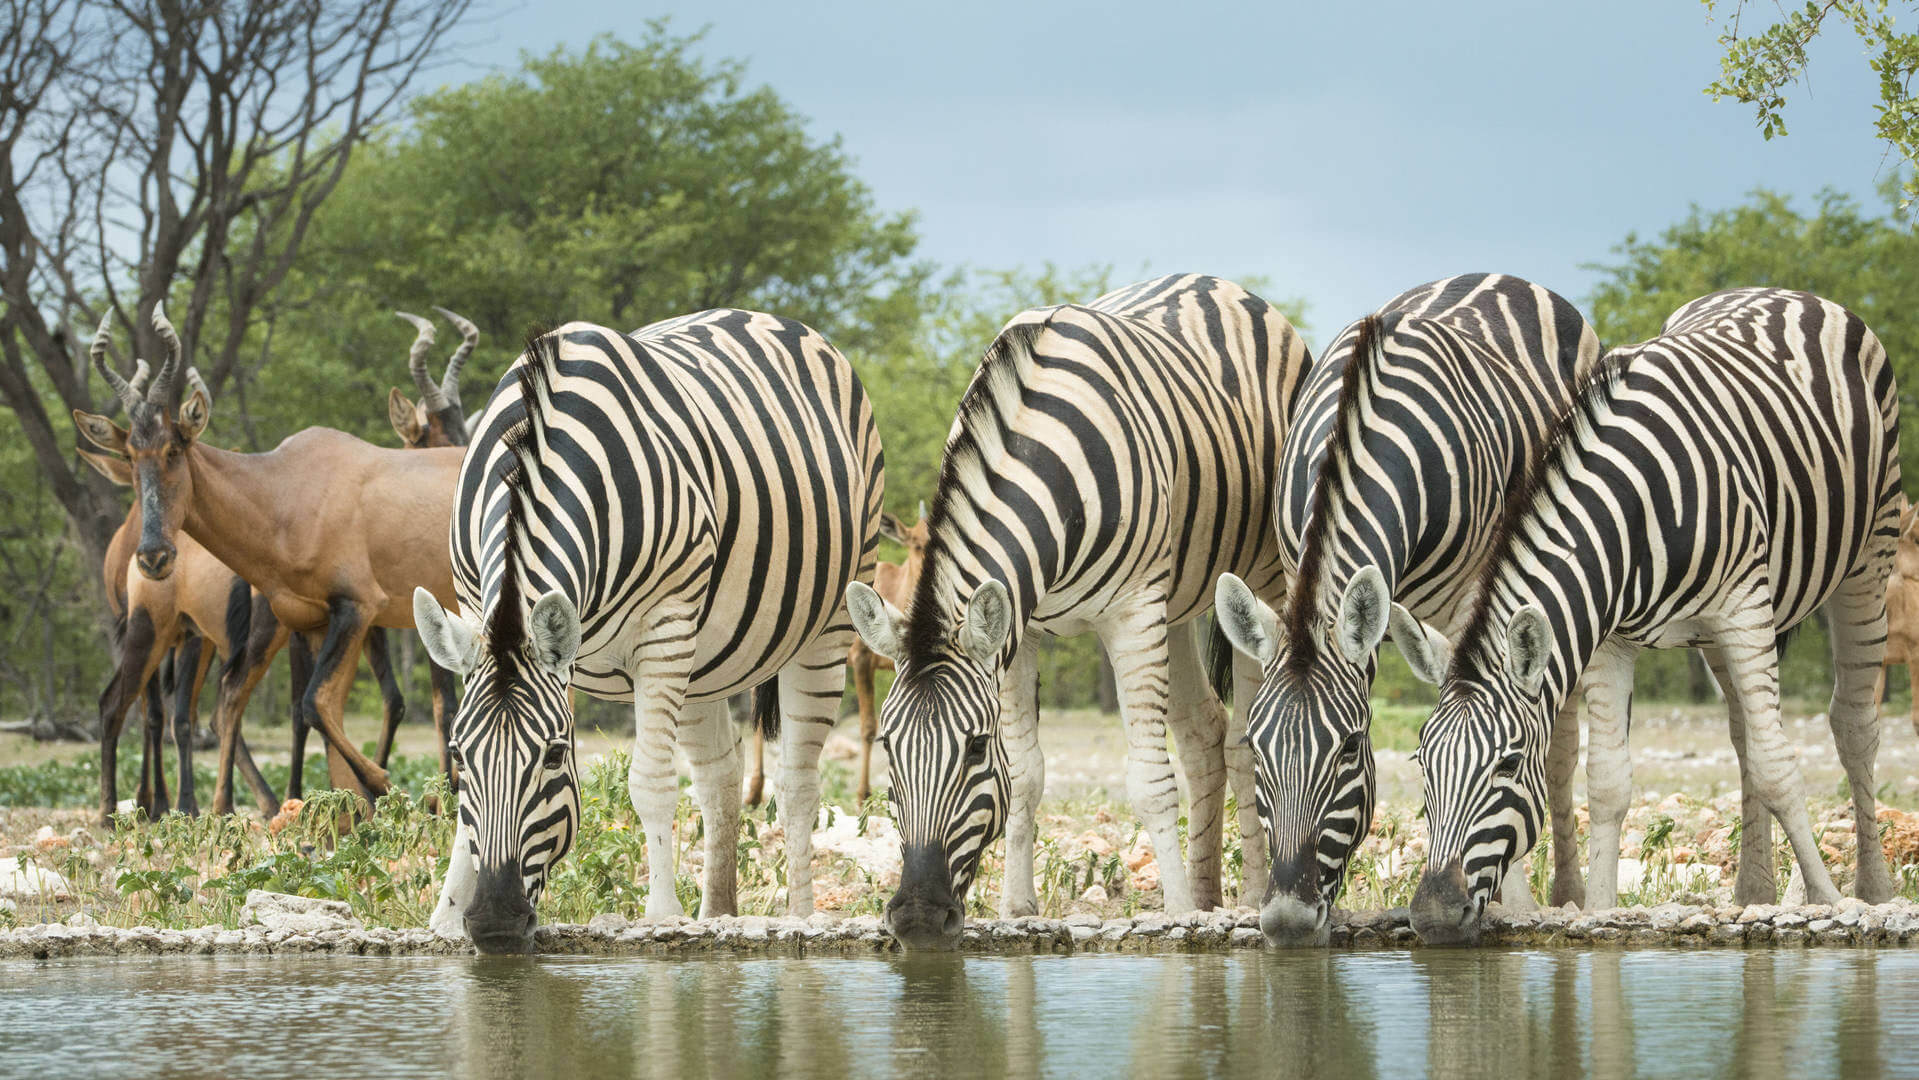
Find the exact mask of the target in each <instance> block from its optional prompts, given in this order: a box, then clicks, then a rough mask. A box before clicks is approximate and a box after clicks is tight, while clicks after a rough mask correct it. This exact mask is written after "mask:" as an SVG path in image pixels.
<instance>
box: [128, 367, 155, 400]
mask: <svg viewBox="0 0 1919 1080" xmlns="http://www.w3.org/2000/svg"><path fill="white" fill-rule="evenodd" d="M151 374H153V367H152V365H150V364H148V363H147V362H146V361H145V360H136V361H134V364H133V378H131V379H128V380H127V385H128V386H131V387H132V388H133V392H134V393H136V394H144V393H146V390H147V376H149V375H151Z"/></svg>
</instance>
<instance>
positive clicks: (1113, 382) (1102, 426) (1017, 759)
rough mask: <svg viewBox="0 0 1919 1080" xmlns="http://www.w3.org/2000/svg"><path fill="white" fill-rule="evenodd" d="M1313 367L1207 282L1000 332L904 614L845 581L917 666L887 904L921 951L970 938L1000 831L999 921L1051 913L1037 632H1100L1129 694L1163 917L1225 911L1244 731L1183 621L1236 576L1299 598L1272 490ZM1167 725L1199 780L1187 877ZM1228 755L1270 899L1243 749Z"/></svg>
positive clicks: (1261, 306) (1128, 296) (897, 716)
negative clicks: (979, 885) (1003, 857)
mask: <svg viewBox="0 0 1919 1080" xmlns="http://www.w3.org/2000/svg"><path fill="white" fill-rule="evenodd" d="M1309 363H1310V357H1309V355H1308V353H1307V350H1306V346H1305V344H1304V343H1303V342H1302V341H1301V340H1300V338H1299V336H1298V335H1297V334H1296V333H1294V331H1293V328H1292V326H1291V324H1289V323H1288V322H1287V321H1286V319H1285V317H1284V316H1282V315H1280V314H1279V313H1278V312H1277V311H1274V310H1273V309H1272V308H1271V307H1269V306H1268V305H1267V304H1266V303H1265V302H1264V301H1262V300H1260V299H1259V298H1258V297H1256V296H1253V295H1251V294H1250V293H1248V292H1246V291H1245V290H1244V289H1242V288H1240V287H1239V286H1237V285H1234V284H1232V283H1231V282H1227V281H1222V280H1220V279H1218V278H1212V277H1204V276H1199V275H1177V276H1170V277H1162V278H1156V279H1154V280H1151V281H1144V282H1140V283H1138V284H1135V285H1129V286H1126V287H1124V288H1121V289H1119V290H1116V291H1114V292H1111V293H1108V294H1107V295H1105V296H1102V297H1100V298H1099V299H1097V300H1095V301H1093V302H1092V303H1090V304H1085V305H1077V304H1069V305H1063V306H1059V307H1049V308H1038V309H1034V310H1031V311H1027V312H1023V313H1021V314H1019V315H1017V316H1015V317H1014V318H1013V320H1012V321H1011V322H1010V323H1009V324H1008V325H1007V326H1006V328H1005V329H1003V330H1002V331H1001V332H1000V334H999V336H998V338H997V339H996V340H995V341H994V343H993V345H992V348H991V349H990V350H989V351H988V352H987V354H986V357H985V359H984V360H983V361H982V362H981V364H980V368H979V370H978V372H976V373H975V374H974V376H973V381H972V384H971V386H969V387H968V389H967V391H966V394H965V396H964V398H963V399H962V400H961V403H960V406H959V415H958V417H957V418H956V420H955V422H954V426H953V430H952V433H951V434H950V435H949V436H948V438H947V443H946V452H945V459H944V462H943V464H942V466H941V470H940V478H939V482H938V486H937V488H936V490H935V494H934V496H933V503H932V510H931V517H930V523H931V529H932V543H931V546H930V547H929V549H928V551H927V553H926V562H925V566H924V569H923V570H922V571H921V575H920V581H919V585H918V589H917V592H916V593H915V595H914V599H913V604H912V608H911V611H912V615H911V617H910V618H906V617H903V616H902V615H901V614H900V612H899V610H898V609H897V608H894V607H893V606H892V605H890V604H888V603H886V602H885V601H884V600H882V599H881V598H880V597H879V596H878V595H877V594H875V593H874V592H873V591H872V590H871V589H869V588H867V587H866V586H864V585H854V586H851V587H849V588H848V590H847V598H848V601H849V607H850V611H851V614H852V618H853V623H854V625H855V626H856V627H857V628H858V629H859V631H860V634H861V636H862V637H863V638H865V640H866V643H867V644H868V645H869V646H871V647H872V648H873V649H874V651H876V652H878V653H881V654H882V655H885V656H889V657H892V658H893V659H894V661H895V662H896V663H897V664H898V672H899V674H898V677H897V679H896V680H895V682H894V684H893V689H892V692H891V694H890V695H889V696H888V697H887V699H886V704H885V707H884V708H883V710H882V712H881V721H880V738H881V740H882V741H883V743H884V744H885V746H886V750H887V757H888V760H889V762H890V766H891V769H892V801H893V812H894V818H895V820H896V822H897V824H898V826H899V829H900V834H901V842H902V847H903V856H904V867H903V872H902V876H901V879H900V887H899V891H898V892H897V893H896V894H895V895H894V896H893V898H892V900H891V901H890V902H889V903H888V904H887V918H888V922H889V924H890V925H891V927H892V929H893V932H894V934H895V935H896V936H897V937H898V938H899V939H900V940H901V941H902V942H903V943H905V944H907V945H908V946H939V945H950V944H951V943H952V942H953V941H955V940H956V939H957V938H958V936H959V934H960V931H961V927H962V925H963V923H964V920H965V915H964V911H965V909H964V906H963V905H964V902H965V898H966V894H967V890H968V889H969V888H970V887H971V885H972V883H973V880H974V876H975V874H976V872H977V869H978V865H979V859H980V856H981V854H982V853H983V852H984V850H985V848H986V846H987V845H988V844H990V843H991V842H993V841H994V840H995V839H997V838H998V837H999V835H1000V832H1001V831H1002V829H1004V830H1005V832H1006V835H1007V870H1006V886H1005V890H1004V893H1003V895H1002V897H1001V910H1002V912H1003V913H1005V914H1009V915H1020V914H1030V913H1033V912H1034V911H1035V910H1036V909H1037V897H1036V894H1035V892H1034V886H1033V865H1032V860H1033V841H1034V820H1033V818H1034V811H1035V809H1036V807H1037V805H1038V802H1039V796H1040V790H1041V786H1042V784H1043V780H1044V763H1043V761H1042V760H1041V758H1040V752H1039V743H1038V733H1037V721H1038V707H1037V694H1038V667H1037V658H1036V643H1035V640H1034V638H1033V637H1032V636H1031V635H1030V634H1029V633H1028V632H1027V631H1028V629H1029V628H1031V629H1036V630H1042V631H1046V632H1049V633H1055V634H1072V633H1081V632H1084V631H1087V630H1092V631H1095V632H1097V633H1098V634H1099V635H1100V638H1101V640H1102V642H1103V643H1104V645H1105V647H1106V650H1107V653H1108V654H1109V655H1110V656H1111V657H1112V663H1113V668H1114V671H1115V674H1116V675H1117V678H1118V683H1119V687H1120V711H1121V715H1122V716H1123V717H1124V720H1125V725H1126V732H1127V767H1126V785H1127V792H1128V795H1129V796H1130V797H1131V799H1132V802H1133V804H1134V806H1135V807H1136V808H1137V810H1138V812H1139V814H1140V816H1141V817H1142V818H1143V819H1144V821H1145V824H1146V828H1147V831H1148V833H1149V834H1150V835H1151V837H1152V842H1153V848H1154V852H1155V854H1156V855H1157V857H1158V860H1159V867H1160V881H1161V883H1162V886H1163V888H1164V890H1165V902H1166V907H1167V909H1168V910H1174V911H1180V910H1187V909H1191V908H1194V907H1200V908H1211V907H1213V906H1214V905H1216V904H1218V903H1219V902H1220V867H1219V853H1220V831H1221V821H1220V819H1221V816H1222V814H1223V811H1224V787H1225V785H1224V784H1223V783H1222V773H1224V772H1226V771H1227V755H1226V752H1225V746H1224V736H1225V730H1226V728H1227V727H1228V726H1229V725H1228V719H1227V717H1226V716H1225V710H1224V709H1223V708H1222V707H1221V706H1220V705H1219V703H1218V700H1217V699H1216V698H1215V697H1214V695H1213V693H1212V691H1211V690H1210V689H1209V688H1208V686H1207V680H1206V673H1205V670H1204V665H1203V664H1202V662H1201V659H1200V654H1199V648H1198V643H1197V642H1196V641H1195V640H1194V633H1193V629H1192V627H1190V626H1189V625H1187V624H1188V623H1189V621H1190V620H1193V619H1194V617H1195V616H1197V615H1199V614H1200V613H1202V612H1204V611H1205V610H1206V609H1207V608H1208V607H1210V606H1211V605H1212V583H1213V582H1214V580H1216V579H1217V578H1218V576H1219V575H1220V574H1221V573H1225V572H1228V571H1230V572H1233V573H1236V574H1239V575H1241V576H1242V577H1244V578H1245V579H1246V580H1247V581H1248V583H1249V584H1250V585H1251V586H1252V588H1253V589H1254V590H1255V591H1256V592H1258V593H1259V594H1261V595H1264V596H1268V597H1272V598H1274V599H1277V597H1278V594H1279V593H1280V592H1281V591H1282V589H1283V586H1282V571H1281V561H1280V553H1279V545H1278V541H1277V539H1276V538H1275V535H1274V530H1273V523H1272V516H1271V511H1270V506H1271V503H1270V500H1269V499H1267V498H1266V492H1267V491H1268V490H1269V488H1270V485H1271V483H1272V480H1273V475H1274V474H1273V465H1274V462H1275V461H1276V460H1277V458H1278V455H1279V445H1280V440H1281V439H1282V438H1283V437H1284V436H1285V433H1286V429H1287V424H1288V422H1289V420H1290V418H1291V415H1292V403H1293V399H1294V395H1295V392H1296V390H1297V387H1298V385H1299V381H1300V379H1301V377H1302V376H1303V375H1304V373H1305V371H1306V369H1307V366H1308V364H1309ZM1223 658H1224V657H1223ZM1239 674H1240V677H1241V679H1242V682H1243V685H1244V689H1245V691H1246V692H1245V693H1243V694H1241V695H1240V701H1241V703H1242V709H1241V712H1240V716H1239V717H1238V719H1237V720H1236V721H1235V722H1234V724H1233V726H1235V727H1239V726H1243V715H1244V711H1243V710H1244V703H1245V702H1246V701H1247V700H1248V699H1249V698H1250V697H1251V690H1252V689H1253V687H1254V686H1255V685H1256V680H1257V677H1258V672H1257V670H1256V669H1255V668H1254V666H1253V665H1252V664H1251V663H1250V662H1247V663H1244V664H1241V665H1240V666H1239ZM1169 728H1170V729H1171V731H1172V733H1173V735H1174V737H1175V738H1177V739H1178V740H1179V752H1180V760H1181V762H1182V764H1183V765H1184V767H1185V770H1186V774H1187V779H1188V782H1189V786H1190V789H1191V794H1192V806H1191V810H1190V813H1189V822H1190V829H1189V838H1190V839H1189V853H1188V858H1189V859H1190V864H1191V865H1190V877H1189V870H1188V866H1187V862H1186V860H1182V858H1181V855H1180V848H1179V792H1178V789H1177V787H1176V785H1175V781H1174V775H1173V767H1172V762H1171V760H1170V759H1169V758H1168V757H1167V752H1166V733H1167V730H1168V729H1169ZM1234 757H1235V759H1236V760H1235V761H1234V764H1235V765H1236V766H1237V768H1235V769H1234V770H1233V781H1234V787H1235V790H1236V791H1237V793H1238V796H1239V805H1240V807H1241V811H1242V812H1241V817H1240V826H1241V829H1242V835H1243V836H1244V837H1246V838H1247V839H1246V841H1245V850H1246V851H1247V853H1248V855H1249V860H1248V866H1247V871H1246V877H1247V879H1248V882H1249V887H1251V888H1254V889H1257V888H1258V884H1257V881H1258V878H1259V877H1260V876H1261V875H1262V874H1263V868H1262V867H1261V866H1260V864H1259V859H1258V856H1259V855H1260V854H1262V853H1263V845H1261V844H1260V843H1259V842H1258V839H1257V835H1258V820H1257V818H1256V817H1255V816H1254V815H1253V812H1252V804H1253V799H1252V792H1251V790H1250V788H1251V775H1250V770H1249V769H1248V768H1247V767H1246V766H1248V765H1249V764H1250V762H1249V761H1247V760H1246V756H1245V754H1244V752H1243V751H1240V752H1237V753H1236V754H1235V755H1234ZM1255 895H1256V894H1255Z"/></svg>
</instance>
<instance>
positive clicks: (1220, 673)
mask: <svg viewBox="0 0 1919 1080" xmlns="http://www.w3.org/2000/svg"><path fill="white" fill-rule="evenodd" d="M1206 681H1207V682H1210V683H1212V684H1213V694H1214V696H1216V697H1218V698H1219V700H1220V703H1221V704H1224V705H1231V704H1232V703H1233V643H1232V642H1230V641H1227V640H1226V631H1225V629H1224V628H1222V627H1221V626H1220V625H1219V614H1218V613H1217V612H1215V613H1214V614H1213V634H1212V640H1211V641H1209V642H1208V643H1207V649H1206Z"/></svg>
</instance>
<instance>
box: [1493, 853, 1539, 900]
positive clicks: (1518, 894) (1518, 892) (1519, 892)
mask: <svg viewBox="0 0 1919 1080" xmlns="http://www.w3.org/2000/svg"><path fill="white" fill-rule="evenodd" d="M1530 878H1531V874H1530V873H1529V872H1528V871H1527V869H1526V860H1525V859H1524V858H1518V859H1514V860H1513V861H1512V865H1511V866H1508V867H1507V868H1506V880H1505V881H1502V882H1500V884H1499V903H1500V906H1502V907H1504V908H1505V909H1506V910H1507V911H1508V912H1525V911H1538V910H1539V901H1537V900H1535V899H1533V885H1532V881H1531V880H1529V879H1530Z"/></svg>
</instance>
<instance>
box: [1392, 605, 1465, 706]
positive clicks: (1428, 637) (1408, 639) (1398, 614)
mask: <svg viewBox="0 0 1919 1080" xmlns="http://www.w3.org/2000/svg"><path fill="white" fill-rule="evenodd" d="M1392 629H1393V644H1395V645H1397V646H1399V655H1401V656H1403V657H1405V658H1406V666H1407V667H1410V668H1412V669H1413V676H1414V677H1415V678H1417V679H1418V680H1419V681H1420V682H1423V683H1431V684H1432V685H1434V686H1438V685H1439V684H1440V681H1441V680H1443V679H1444V678H1445V677H1446V670H1447V669H1448V668H1450V667H1452V663H1453V643H1452V642H1450V641H1447V640H1446V635H1444V634H1442V633H1440V632H1439V630H1438V629H1437V628H1435V627H1432V626H1428V625H1426V624H1425V623H1423V622H1420V621H1419V620H1418V619H1416V618H1414V617H1413V613H1412V612H1410V611H1407V610H1406V609H1405V608H1404V607H1403V606H1401V605H1399V604H1394V605H1393V614H1392Z"/></svg>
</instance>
